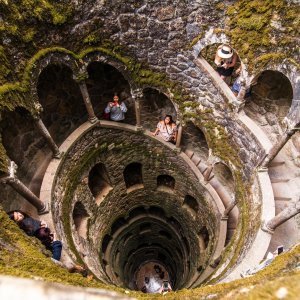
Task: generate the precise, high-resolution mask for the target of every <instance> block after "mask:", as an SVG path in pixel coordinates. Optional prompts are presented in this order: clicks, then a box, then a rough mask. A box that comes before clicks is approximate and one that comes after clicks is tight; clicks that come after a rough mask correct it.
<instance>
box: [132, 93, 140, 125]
mask: <svg viewBox="0 0 300 300" xmlns="http://www.w3.org/2000/svg"><path fill="white" fill-rule="evenodd" d="M131 97H132V98H133V99H134V108H135V120H136V127H137V129H141V128H142V124H141V107H140V105H141V103H140V99H142V98H143V91H142V90H141V89H136V90H131Z"/></svg>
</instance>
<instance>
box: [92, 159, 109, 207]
mask: <svg viewBox="0 0 300 300" xmlns="http://www.w3.org/2000/svg"><path fill="white" fill-rule="evenodd" d="M88 179H89V180H88V185H89V188H90V190H91V193H92V194H93V196H94V197H95V201H96V203H97V205H99V204H100V203H101V202H102V201H103V199H104V198H105V197H106V195H107V194H108V193H109V191H110V190H112V186H111V183H110V179H109V176H108V173H107V170H106V167H105V165H104V164H102V163H98V164H96V165H95V166H94V167H93V168H92V169H91V171H90V173H89V177H88Z"/></svg>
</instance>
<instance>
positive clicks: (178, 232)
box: [101, 206, 197, 293]
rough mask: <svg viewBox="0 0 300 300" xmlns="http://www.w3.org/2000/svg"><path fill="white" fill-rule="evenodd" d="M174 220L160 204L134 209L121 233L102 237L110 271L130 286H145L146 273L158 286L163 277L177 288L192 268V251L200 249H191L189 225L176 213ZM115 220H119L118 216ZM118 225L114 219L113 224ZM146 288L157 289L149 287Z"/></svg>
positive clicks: (133, 287)
mask: <svg viewBox="0 0 300 300" xmlns="http://www.w3.org/2000/svg"><path fill="white" fill-rule="evenodd" d="M147 212H148V213H147ZM172 220H174V221H175V223H176V226H174V224H175V223H174V222H169V219H168V218H167V216H166V215H165V213H164V210H163V209H162V208H161V207H157V206H150V207H149V209H145V208H144V207H142V206H139V207H135V208H134V209H132V210H131V211H130V212H129V214H128V217H127V218H126V221H127V224H126V226H123V227H122V228H120V229H119V230H118V235H117V236H114V237H113V239H112V238H111V236H109V235H108V234H106V235H105V236H104V238H103V240H102V245H101V248H102V253H105V260H106V266H105V268H106V269H105V270H106V272H107V274H112V273H117V274H118V276H119V277H120V280H121V281H122V282H123V283H124V284H125V285H126V286H127V287H129V288H131V289H135V290H143V286H144V284H145V281H144V280H145V277H149V279H150V281H151V280H152V281H153V282H156V283H157V285H158V286H157V288H159V287H160V286H161V284H162V282H163V280H170V282H171V286H172V287H173V288H174V289H176V288H178V287H179V286H180V280H184V279H187V277H188V273H189V272H190V269H191V265H190V263H189V260H190V255H194V254H195V252H197V250H195V249H194V251H193V253H192V252H191V240H190V238H189V237H188V236H186V232H185V230H186V228H183V227H182V224H180V222H179V221H177V220H176V219H174V217H172ZM115 222H117V223H118V224H119V223H120V222H119V219H117V220H116V221H115ZM115 227H116V225H115V224H114V223H113V224H112V227H111V228H115ZM117 227H119V226H118V225H117ZM108 248H109V250H108ZM121 248H122V250H121V251H120V249H121ZM155 290H156V289H155ZM145 292H147V293H151V292H155V291H154V290H153V291H151V290H150V289H147V290H146V291H145Z"/></svg>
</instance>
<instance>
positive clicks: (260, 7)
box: [225, 0, 300, 73]
mask: <svg viewBox="0 0 300 300" xmlns="http://www.w3.org/2000/svg"><path fill="white" fill-rule="evenodd" d="M298 9H299V7H298V5H297V4H295V3H291V2H290V1H289V2H287V1H285V0H266V1H263V0H254V1H247V0H242V1H236V2H235V3H234V4H233V5H230V6H228V8H227V10H226V12H225V14H226V15H227V17H228V19H227V26H228V28H229V29H228V30H226V34H227V35H228V36H229V38H230V44H231V45H232V46H233V47H234V48H235V49H236V50H237V51H238V53H239V56H240V57H241V59H242V60H244V61H245V62H246V63H247V64H248V66H249V70H250V71H254V70H255V72H256V73H257V72H258V71H259V70H262V69H263V68H264V66H265V64H266V63H265V61H266V60H267V59H268V58H270V59H271V62H272V63H277V62H278V61H282V59H283V58H292V57H293V56H294V55H295V54H296V53H294V52H293V51H294V50H293V49H295V46H296V43H297V41H296V40H295V39H293V38H292V35H294V34H296V32H297V31H298V28H299V25H300V23H299V14H298ZM273 21H279V22H280V24H281V25H280V26H279V27H278V26H277V27H276V26H274V25H273V24H272V22H273ZM280 27H281V28H280ZM278 49H280V50H279V52H281V54H280V55H275V54H276V53H277V52H278ZM275 52H276V53H275ZM268 55H270V56H269V57H268Z"/></svg>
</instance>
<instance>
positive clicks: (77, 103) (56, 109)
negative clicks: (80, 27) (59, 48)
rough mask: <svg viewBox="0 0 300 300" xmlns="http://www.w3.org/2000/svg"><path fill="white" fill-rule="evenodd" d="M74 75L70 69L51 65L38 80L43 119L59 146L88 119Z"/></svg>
mask: <svg viewBox="0 0 300 300" xmlns="http://www.w3.org/2000/svg"><path fill="white" fill-rule="evenodd" d="M72 75H73V73H72V70H71V69H70V68H69V67H67V66H65V65H58V64H51V65H48V66H47V67H46V68H45V69H44V70H43V71H42V72H41V74H40V76H39V79H38V84H37V92H38V97H39V101H40V103H41V105H42V107H43V112H42V114H41V116H42V120H43V122H44V123H45V125H46V127H47V129H48V130H49V132H50V134H51V136H52V137H53V139H54V140H55V142H56V143H57V144H58V145H60V144H61V143H62V142H63V141H64V140H65V138H66V137H67V136H68V135H69V134H70V133H71V132H72V131H74V130H75V129H76V128H77V127H78V126H79V125H81V124H82V123H84V122H85V121H86V120H87V119H88V114H87V110H86V108H85V105H84V101H83V98H82V94H81V92H80V89H79V85H78V83H76V82H75V80H74V79H73V78H72Z"/></svg>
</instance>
